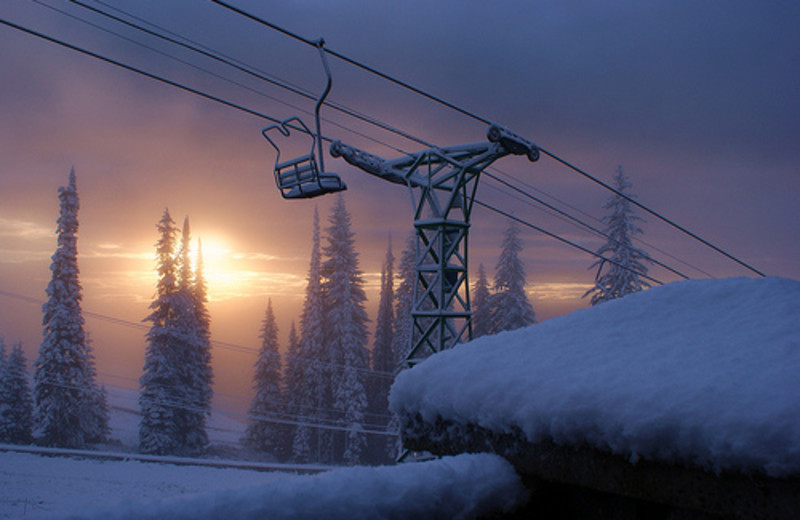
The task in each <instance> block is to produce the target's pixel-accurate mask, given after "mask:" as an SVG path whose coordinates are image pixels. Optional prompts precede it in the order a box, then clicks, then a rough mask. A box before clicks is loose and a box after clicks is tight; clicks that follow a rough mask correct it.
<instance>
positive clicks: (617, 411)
mask: <svg viewBox="0 0 800 520" xmlns="http://www.w3.org/2000/svg"><path fill="white" fill-rule="evenodd" d="M390 401H391V407H392V409H393V410H394V411H395V412H397V413H400V414H405V415H407V416H421V418H422V419H423V420H424V421H425V422H426V423H433V422H435V420H436V418H437V417H441V418H443V419H445V420H450V421H454V422H458V423H462V424H463V423H471V424H474V425H478V426H481V427H483V428H486V429H489V430H492V431H495V432H510V431H511V430H512V429H514V428H518V429H520V430H521V431H522V432H523V434H524V435H525V436H526V437H527V439H528V440H529V441H531V442H538V441H542V440H548V439H552V440H554V441H555V442H556V443H559V444H583V443H589V444H590V445H593V446H596V447H599V448H601V449H605V450H610V451H611V452H614V453H617V454H622V455H625V456H628V457H630V458H631V459H632V460H633V461H635V460H636V459H637V458H639V457H645V458H649V459H656V460H662V461H667V462H672V461H678V462H681V463H689V464H691V465H697V466H700V467H703V468H706V469H712V470H716V471H719V470H744V471H759V472H760V471H763V472H765V473H767V474H768V475H771V476H786V475H800V282H798V281H794V280H788V279H780V278H764V279H757V280H751V279H745V278H734V279H726V280H697V281H695V280H692V281H686V282H679V283H673V284H668V285H666V286H663V287H657V288H654V289H650V290H647V291H645V292H642V293H638V294H634V295H630V296H627V297H625V298H622V299H620V300H615V301H612V302H608V303H605V304H602V305H599V306H596V307H593V308H590V309H585V310H581V311H577V312H574V313H572V314H570V315H567V316H564V317H561V318H555V319H552V320H549V321H546V322H544V323H541V324H539V325H534V326H531V327H528V328H525V329H520V330H517V331H514V332H509V333H503V334H499V335H497V336H493V337H483V338H480V339H478V340H475V341H473V342H471V343H470V344H467V345H463V346H459V347H458V348H455V349H452V350H449V351H446V352H442V353H439V354H437V355H435V356H432V357H431V358H429V359H427V360H426V361H424V362H423V363H421V364H419V365H417V366H416V367H414V368H413V369H411V370H407V371H405V372H403V373H402V374H400V376H399V377H398V379H397V381H396V382H395V384H394V386H393V388H392V393H391V398H390Z"/></svg>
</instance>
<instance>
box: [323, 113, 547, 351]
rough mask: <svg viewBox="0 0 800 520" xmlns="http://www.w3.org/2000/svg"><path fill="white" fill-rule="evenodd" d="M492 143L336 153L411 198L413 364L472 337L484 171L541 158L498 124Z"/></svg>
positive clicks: (334, 148)
mask: <svg viewBox="0 0 800 520" xmlns="http://www.w3.org/2000/svg"><path fill="white" fill-rule="evenodd" d="M488 139H489V140H488V142H480V143H472V144H463V145H456V146H449V147H444V148H438V147H434V148H430V149H428V150H423V151H421V152H417V153H414V154H410V155H407V156H404V157H401V158H399V159H394V160H386V159H383V158H381V157H378V156H375V155H372V154H369V153H367V152H364V151H362V150H359V149H357V148H354V147H351V146H348V145H346V144H343V143H341V142H340V141H334V142H333V143H332V144H331V149H330V151H331V155H333V156H334V157H342V158H344V160H345V161H347V162H348V163H350V164H352V165H354V166H357V167H358V168H360V169H362V170H364V171H366V172H367V173H370V174H372V175H375V176H378V177H380V178H382V179H384V180H387V181H389V182H393V183H396V184H402V185H405V186H407V187H408V189H409V191H410V192H411V199H412V202H413V206H414V229H415V231H416V247H417V255H416V273H417V274H416V276H417V280H416V281H417V283H416V284H415V289H414V302H413V306H412V311H411V315H412V319H413V334H412V344H411V345H410V348H409V351H408V355H407V357H406V359H407V362H408V364H409V366H411V365H414V364H415V363H417V362H419V361H421V360H422V359H424V358H425V357H427V356H429V355H430V354H433V353H436V352H439V351H441V350H444V349H447V348H451V347H453V346H454V345H456V344H457V343H459V342H461V341H462V340H464V339H467V340H469V339H471V337H472V323H471V316H472V313H471V310H470V301H469V281H468V262H467V251H468V248H467V245H468V240H467V239H468V234H469V227H470V216H471V213H472V205H473V202H474V200H475V192H476V190H477V187H478V178H479V176H480V173H481V172H482V171H483V170H484V169H485V168H487V167H488V166H489V165H490V164H492V163H493V162H494V161H496V160H497V159H499V158H501V157H504V156H506V155H508V154H515V155H527V156H528V159H529V160H531V161H536V160H537V159H538V158H539V149H538V148H537V147H536V145H534V144H533V143H531V142H530V141H527V140H525V139H524V138H522V137H520V136H518V135H516V134H514V133H513V132H510V131H509V130H507V129H505V128H503V127H500V126H498V125H492V126H491V127H489V131H488Z"/></svg>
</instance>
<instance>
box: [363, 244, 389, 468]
mask: <svg viewBox="0 0 800 520" xmlns="http://www.w3.org/2000/svg"><path fill="white" fill-rule="evenodd" d="M393 336H394V255H392V239H391V237H389V245H388V247H387V249H386V258H385V260H384V262H383V266H382V268H381V291H380V299H379V303H378V317H377V320H376V322H375V341H374V343H373V344H372V373H371V374H370V384H369V385H368V387H367V388H368V401H369V409H370V413H371V416H372V418H371V419H370V423H371V424H374V425H377V426H379V427H381V428H386V427H387V426H388V424H389V419H388V418H389V388H391V386H392V381H393V379H394V378H393V374H394V370H395V365H396V356H395V353H394V345H393V343H394V341H393V339H394V338H393ZM391 444H392V446H393V445H394V442H392V443H391ZM370 451H371V452H372V453H371V458H372V459H374V460H373V462H384V461H386V458H387V455H388V454H389V453H390V451H388V448H387V445H386V437H385V436H383V435H379V436H377V435H372V436H370ZM391 453H392V454H393V450H392V451H391Z"/></svg>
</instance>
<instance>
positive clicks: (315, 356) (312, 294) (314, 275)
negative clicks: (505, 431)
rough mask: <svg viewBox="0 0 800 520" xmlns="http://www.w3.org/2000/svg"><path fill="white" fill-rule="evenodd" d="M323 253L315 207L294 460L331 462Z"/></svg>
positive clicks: (302, 324)
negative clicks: (323, 293)
mask: <svg viewBox="0 0 800 520" xmlns="http://www.w3.org/2000/svg"><path fill="white" fill-rule="evenodd" d="M321 266H322V253H321V250H320V233H319V213H318V211H317V209H316V208H314V223H313V229H312V245H311V260H310V262H309V267H308V276H307V278H306V294H305V300H304V301H303V311H302V314H301V315H300V345H299V349H298V351H299V355H298V359H300V360H302V364H303V369H302V372H303V378H302V381H301V384H300V387H299V390H298V392H297V401H296V406H297V413H298V415H299V421H298V422H299V423H300V424H299V425H298V426H297V428H295V432H294V439H293V442H292V458H293V459H294V460H295V461H296V462H301V463H302V462H330V449H331V446H330V444H331V440H330V439H331V436H330V431H329V430H326V429H324V428H322V426H323V424H325V423H326V422H327V421H328V420H329V413H328V410H330V409H331V407H332V397H331V385H330V370H329V368H330V367H329V365H328V363H327V358H326V357H325V350H324V348H325V347H324V345H325V331H324V330H323V320H324V309H323V303H322V275H321V269H322V267H321Z"/></svg>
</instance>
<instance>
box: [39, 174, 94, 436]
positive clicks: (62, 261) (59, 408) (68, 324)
mask: <svg viewBox="0 0 800 520" xmlns="http://www.w3.org/2000/svg"><path fill="white" fill-rule="evenodd" d="M58 198H59V202H60V215H59V218H58V229H57V234H58V247H57V249H56V252H55V253H54V254H53V257H52V260H53V262H52V263H51V264H50V271H51V272H52V278H51V280H50V283H49V284H48V286H47V296H48V300H47V303H45V304H44V305H43V306H42V311H43V314H44V317H43V318H42V325H43V327H44V339H43V340H42V344H41V346H40V347H39V356H38V358H37V359H36V362H35V363H34V390H33V393H34V416H33V419H34V435H35V436H36V437H37V440H38V442H40V443H41V444H44V445H47V446H59V447H69V448H74V447H81V446H83V445H85V444H86V443H87V442H89V439H90V438H91V437H92V436H93V432H91V431H87V425H88V424H90V423H91V421H87V420H86V416H87V412H89V410H91V409H92V405H93V396H94V395H95V392H96V391H97V389H96V386H95V384H94V381H93V380H92V379H91V378H90V374H91V370H92V369H91V366H90V363H91V360H92V355H91V350H90V347H89V345H88V344H87V342H86V334H85V331H84V321H83V316H82V312H81V300H82V299H83V295H82V289H81V285H80V282H79V280H78V274H79V270H78V249H77V241H78V236H77V233H78V209H79V207H80V203H79V199H78V190H77V186H76V180H75V170H74V168H73V169H72V170H71V171H70V174H69V184H68V185H67V186H66V187H61V188H59V190H58Z"/></svg>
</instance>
